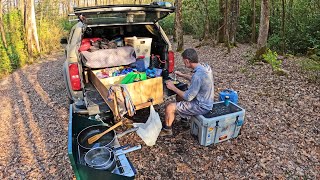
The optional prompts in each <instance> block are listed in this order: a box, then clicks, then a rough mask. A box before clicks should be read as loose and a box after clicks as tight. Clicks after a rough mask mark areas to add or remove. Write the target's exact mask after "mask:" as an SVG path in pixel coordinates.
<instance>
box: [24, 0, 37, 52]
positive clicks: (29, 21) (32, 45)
mask: <svg viewBox="0 0 320 180" xmlns="http://www.w3.org/2000/svg"><path fill="white" fill-rule="evenodd" d="M24 24H25V30H26V40H27V49H28V53H29V58H32V57H33V52H35V53H40V45H39V40H38V33H37V26H36V15H35V10H34V0H26V4H25V21H24Z"/></svg>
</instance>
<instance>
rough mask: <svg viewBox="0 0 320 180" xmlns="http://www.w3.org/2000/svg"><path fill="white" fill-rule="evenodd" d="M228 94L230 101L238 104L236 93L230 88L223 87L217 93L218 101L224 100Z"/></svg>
mask: <svg viewBox="0 0 320 180" xmlns="http://www.w3.org/2000/svg"><path fill="white" fill-rule="evenodd" d="M226 96H229V98H230V101H231V102H233V103H235V104H238V93H237V91H234V90H232V89H225V90H223V91H221V92H220V93H219V101H224V99H225V97H226Z"/></svg>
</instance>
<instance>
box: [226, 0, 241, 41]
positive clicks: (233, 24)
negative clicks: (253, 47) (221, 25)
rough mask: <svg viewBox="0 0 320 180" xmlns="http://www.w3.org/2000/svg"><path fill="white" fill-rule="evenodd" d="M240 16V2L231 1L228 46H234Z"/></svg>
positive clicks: (236, 0) (237, 0)
mask: <svg viewBox="0 0 320 180" xmlns="http://www.w3.org/2000/svg"><path fill="white" fill-rule="evenodd" d="M239 16H240V1H239V0H231V1H230V16H229V21H230V27H229V39H230V44H232V45H233V46H235V45H236V32H237V26H238V21H239Z"/></svg>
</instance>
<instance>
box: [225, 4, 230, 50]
mask: <svg viewBox="0 0 320 180" xmlns="http://www.w3.org/2000/svg"><path fill="white" fill-rule="evenodd" d="M224 16H225V21H226V22H225V23H226V24H225V27H226V31H225V35H224V37H225V39H224V43H225V46H226V47H227V48H228V53H230V52H231V47H230V37H229V26H230V18H229V1H228V0H225V15H224Z"/></svg>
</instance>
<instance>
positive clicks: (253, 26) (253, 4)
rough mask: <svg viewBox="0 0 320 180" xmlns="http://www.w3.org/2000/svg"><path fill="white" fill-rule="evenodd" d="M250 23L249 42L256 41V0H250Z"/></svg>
mask: <svg viewBox="0 0 320 180" xmlns="http://www.w3.org/2000/svg"><path fill="white" fill-rule="evenodd" d="M251 8H252V24H251V42H252V43H256V1H255V0H252V1H251Z"/></svg>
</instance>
